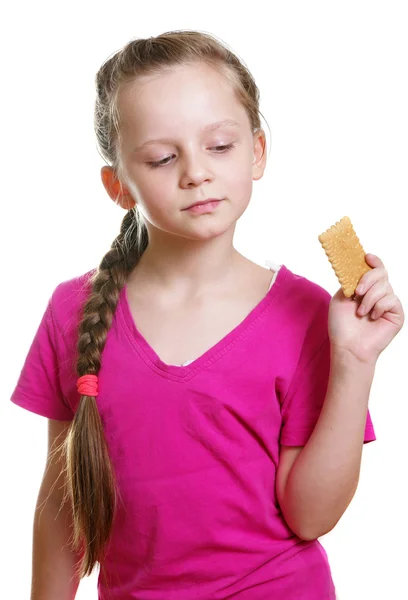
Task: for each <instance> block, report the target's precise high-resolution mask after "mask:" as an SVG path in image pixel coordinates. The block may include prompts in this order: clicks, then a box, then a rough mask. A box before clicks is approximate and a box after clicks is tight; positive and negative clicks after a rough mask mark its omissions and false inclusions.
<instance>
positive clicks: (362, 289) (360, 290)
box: [356, 285, 364, 294]
mask: <svg viewBox="0 0 408 600" xmlns="http://www.w3.org/2000/svg"><path fill="white" fill-rule="evenodd" d="M356 292H357V294H363V293H364V285H359V286H358V287H357V289H356Z"/></svg>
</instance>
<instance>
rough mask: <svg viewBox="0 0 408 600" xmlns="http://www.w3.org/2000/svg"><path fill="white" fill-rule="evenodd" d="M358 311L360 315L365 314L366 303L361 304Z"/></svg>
mask: <svg viewBox="0 0 408 600" xmlns="http://www.w3.org/2000/svg"><path fill="white" fill-rule="evenodd" d="M358 312H359V314H360V315H363V314H364V312H365V306H364V304H360V306H359V308H358Z"/></svg>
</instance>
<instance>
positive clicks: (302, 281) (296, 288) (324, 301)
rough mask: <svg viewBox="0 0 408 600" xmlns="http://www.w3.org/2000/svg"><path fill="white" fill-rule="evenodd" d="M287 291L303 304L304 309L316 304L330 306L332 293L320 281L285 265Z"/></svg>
mask: <svg viewBox="0 0 408 600" xmlns="http://www.w3.org/2000/svg"><path fill="white" fill-rule="evenodd" d="M285 270H286V278H285V291H286V294H287V296H288V297H290V298H292V299H293V301H294V302H296V303H297V304H299V305H300V306H303V308H304V309H307V308H308V307H310V308H311V309H313V308H314V307H316V306H320V307H322V306H326V307H327V308H328V306H329V304H330V300H331V298H332V295H331V294H330V293H329V292H328V291H327V290H326V289H325V288H324V287H323V286H322V285H320V284H319V283H317V282H316V281H314V280H312V279H309V278H308V277H307V276H306V275H300V274H299V273H295V272H294V271H291V270H290V269H289V268H288V267H286V266H285Z"/></svg>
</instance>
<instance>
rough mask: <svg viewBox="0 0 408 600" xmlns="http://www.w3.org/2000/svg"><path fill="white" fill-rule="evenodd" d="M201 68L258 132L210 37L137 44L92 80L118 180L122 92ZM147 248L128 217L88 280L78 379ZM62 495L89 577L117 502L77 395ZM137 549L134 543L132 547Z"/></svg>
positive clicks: (222, 51)
mask: <svg viewBox="0 0 408 600" xmlns="http://www.w3.org/2000/svg"><path fill="white" fill-rule="evenodd" d="M197 61H198V62H200V63H205V64H207V65H209V66H211V67H212V68H214V69H216V70H217V71H218V72H219V73H221V74H222V75H223V76H225V77H226V78H227V79H228V81H230V82H231V84H232V89H233V91H234V93H235V94H236V97H237V98H238V100H239V102H240V103H241V104H242V106H243V107H244V108H245V110H246V112H247V115H248V118H249V121H250V124H251V127H252V130H253V131H254V132H255V131H257V130H258V129H260V127H261V120H260V115H261V112H260V110H259V90H258V88H257V86H256V84H255V81H254V79H253V77H252V75H251V73H250V72H249V70H248V69H247V67H246V66H244V64H243V63H242V62H241V61H240V60H239V59H238V58H237V56H235V54H233V53H232V51H231V50H230V49H228V47H227V46H226V45H224V44H223V43H221V42H220V41H219V40H217V39H216V38H215V37H213V36H212V35H210V34H208V33H202V32H198V31H191V30H180V31H169V32H166V33H162V34H160V35H158V36H157V37H150V38H147V39H135V40H132V41H130V42H129V43H128V44H126V45H125V46H124V47H123V48H122V49H121V50H120V51H118V52H117V53H115V54H114V55H113V56H111V57H110V58H109V59H108V60H106V62H105V63H104V64H103V65H102V66H101V67H100V69H99V71H98V72H97V74H96V90H97V97H96V104H95V122H94V124H95V132H96V136H97V142H98V146H99V151H100V154H101V156H102V157H103V158H104V159H105V160H106V161H107V162H108V163H109V164H110V165H111V166H112V168H113V169H114V170H115V171H116V172H119V170H120V160H119V158H120V157H119V156H118V141H119V140H120V115H119V114H118V108H117V99H118V94H119V91H120V89H121V86H122V84H123V83H125V82H129V81H134V80H135V79H136V78H137V77H139V76H142V75H148V74H153V73H154V74H158V73H161V72H163V71H164V70H166V69H169V68H171V67H174V66H176V65H185V64H191V63H194V62H197ZM147 245H148V233H147V228H146V225H145V224H144V222H143V220H142V218H141V215H140V214H139V212H138V210H137V207H136V208H132V209H130V210H128V211H127V212H126V214H125V216H124V218H123V221H122V224H121V228H120V233H119V235H118V237H117V238H116V239H115V240H114V241H113V243H112V245H111V248H110V250H109V251H108V252H107V253H106V254H105V256H104V257H103V258H102V260H101V262H100V264H99V266H98V268H97V269H96V270H95V272H94V273H93V274H92V276H91V277H90V279H89V285H90V293H89V297H88V298H87V300H86V302H85V303H84V306H83V308H82V315H81V320H80V323H79V328H78V345H77V358H76V371H77V374H78V376H82V375H85V374H95V375H97V374H98V372H99V369H100V366H101V356H102V352H103V349H104V346H105V343H106V338H107V335H108V331H109V328H110V326H111V323H112V318H113V315H114V312H115V309H116V305H117V302H118V299H119V294H120V291H121V289H122V287H123V286H124V284H125V283H126V280H127V277H128V275H129V273H130V272H131V271H132V270H133V269H134V267H135V266H136V264H137V263H138V261H139V259H140V257H141V255H142V254H143V252H144V251H145V249H146V247H147ZM64 449H65V455H66V464H67V482H68V483H67V495H68V497H69V499H70V503H71V507H72V516H73V527H74V532H73V545H72V548H73V550H75V551H77V552H79V551H81V553H82V555H81V560H80V563H79V565H78V576H79V578H82V577H84V576H86V575H90V574H91V572H92V570H93V568H94V566H95V563H96V562H97V561H98V562H99V563H100V564H101V568H103V565H102V562H103V557H104V552H105V550H106V544H107V542H108V541H109V539H110V535H111V531H112V526H113V521H114V517H115V513H116V507H117V501H118V498H119V497H120V494H119V490H118V488H117V485H116V478H115V473H114V469H113V466H112V463H111V460H110V457H109V451H108V446H107V442H106V439H105V435H104V430H103V425H102V422H101V418H100V415H99V412H98V407H97V404H96V399H95V397H92V396H85V395H82V396H81V398H80V401H79V405H78V409H77V411H76V413H75V416H74V419H73V421H72V424H71V427H70V431H69V434H68V436H67V437H66V440H65V446H64ZM136 543H137V540H136Z"/></svg>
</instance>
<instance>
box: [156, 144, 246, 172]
mask: <svg viewBox="0 0 408 600" xmlns="http://www.w3.org/2000/svg"><path fill="white" fill-rule="evenodd" d="M233 147H234V144H225V145H223V146H213V148H210V150H213V149H214V148H224V151H228V150H230V149H231V148H233ZM217 154H224V152H218V153H217ZM169 158H171V156H166V158H163V159H162V160H159V161H157V162H148V163H147V164H148V165H149V167H150V168H151V169H157V167H165V166H166V165H168V164H169V163H168V162H165V161H166V160H169Z"/></svg>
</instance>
